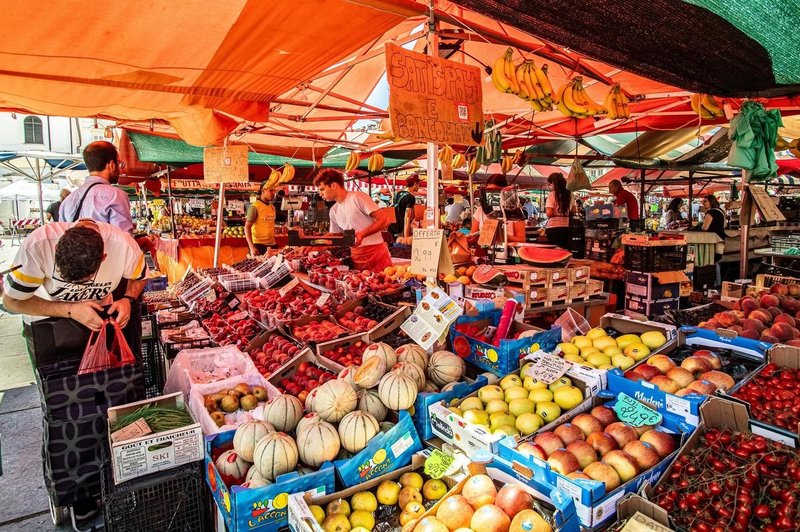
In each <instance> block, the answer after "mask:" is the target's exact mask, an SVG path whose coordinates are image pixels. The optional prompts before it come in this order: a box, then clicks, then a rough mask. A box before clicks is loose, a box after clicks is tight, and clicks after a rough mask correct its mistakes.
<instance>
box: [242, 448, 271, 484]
mask: <svg viewBox="0 0 800 532" xmlns="http://www.w3.org/2000/svg"><path fill="white" fill-rule="evenodd" d="M254 452H255V451H254ZM251 480H263V481H266V482H269V481H268V480H266V479H265V478H264V477H263V476H261V471H259V470H258V468H257V467H256V466H255V465H253V466H251V467H250V469H248V470H247V476H246V477H244V481H245V482H250V481H251ZM270 484H271V482H270Z"/></svg>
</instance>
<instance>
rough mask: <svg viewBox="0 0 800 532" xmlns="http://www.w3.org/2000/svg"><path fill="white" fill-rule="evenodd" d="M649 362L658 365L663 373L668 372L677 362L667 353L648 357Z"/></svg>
mask: <svg viewBox="0 0 800 532" xmlns="http://www.w3.org/2000/svg"><path fill="white" fill-rule="evenodd" d="M647 363H648V364H650V365H651V366H655V367H657V368H658V369H659V370H660V371H661V373H666V372H667V371H669V369H670V368H674V367H675V362H673V361H672V359H671V358H669V357H668V356H667V355H653V356H651V357H650V358H648V359H647Z"/></svg>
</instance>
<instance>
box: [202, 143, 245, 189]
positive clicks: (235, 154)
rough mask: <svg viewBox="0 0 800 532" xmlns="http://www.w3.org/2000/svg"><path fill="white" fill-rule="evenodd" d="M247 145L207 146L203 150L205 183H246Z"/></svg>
mask: <svg viewBox="0 0 800 532" xmlns="http://www.w3.org/2000/svg"><path fill="white" fill-rule="evenodd" d="M247 151H248V150H247V145H245V144H235V145H230V146H208V147H206V148H204V149H203V180H204V181H205V182H206V183H247V180H248V177H249V175H248V163H249V161H248V154H247Z"/></svg>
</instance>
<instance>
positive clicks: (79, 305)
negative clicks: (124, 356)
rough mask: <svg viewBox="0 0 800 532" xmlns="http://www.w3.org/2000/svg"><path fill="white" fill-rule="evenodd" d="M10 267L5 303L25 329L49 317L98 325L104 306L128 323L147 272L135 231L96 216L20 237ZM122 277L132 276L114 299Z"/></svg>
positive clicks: (87, 325) (122, 321) (5, 281)
mask: <svg viewBox="0 0 800 532" xmlns="http://www.w3.org/2000/svg"><path fill="white" fill-rule="evenodd" d="M11 269H12V271H11V272H10V273H8V275H7V276H6V277H5V279H4V283H3V284H4V286H3V288H4V294H3V303H4V304H5V307H6V309H8V311H10V312H13V313H16V314H24V315H25V316H24V317H23V322H24V323H25V327H26V331H25V332H29V324H30V323H31V322H33V321H36V320H38V319H42V318H45V317H56V318H69V319H73V320H75V321H78V322H80V323H82V324H83V325H85V326H86V327H88V328H89V329H91V330H95V331H96V330H100V328H101V327H102V324H103V319H102V318H101V316H100V313H102V312H103V310H104V308H105V307H107V313H108V314H109V315H111V316H114V318H115V319H116V320H117V322H118V323H119V324H120V326H121V327H123V328H124V327H125V326H126V325H127V324H128V321H129V319H130V316H131V305H132V304H133V303H134V301H136V299H137V298H138V297H139V295H141V293H142V291H143V290H144V286H145V284H146V282H147V275H148V271H147V266H146V264H145V262H144V255H143V254H142V251H141V249H139V246H138V245H137V244H136V242H135V241H134V240H133V237H132V236H131V235H130V234H129V233H128V232H126V231H123V230H121V229H119V228H117V227H115V226H113V225H110V224H107V223H102V222H96V221H94V220H80V221H78V222H75V223H67V222H54V223H50V224H47V225H45V226H43V227H40V228H39V229H37V230H35V231H34V232H32V233H31V234H30V235H28V237H27V238H25V240H23V241H22V245H21V247H20V250H19V252H18V253H17V256H16V257H15V258H14V261H13V265H12V268H11ZM123 279H127V280H128V286H127V289H126V291H125V294H124V295H123V296H122V297H120V298H118V299H117V300H116V301H114V300H113V298H112V292H113V291H114V289H115V288H116V287H117V285H119V284H120V282H121V281H122V280H123ZM26 336H27V335H26ZM131 348H132V349H133V346H131Z"/></svg>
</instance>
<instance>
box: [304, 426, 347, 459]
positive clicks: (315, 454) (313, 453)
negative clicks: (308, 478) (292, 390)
mask: <svg viewBox="0 0 800 532" xmlns="http://www.w3.org/2000/svg"><path fill="white" fill-rule="evenodd" d="M348 415H349V414H348ZM345 417H347V416H345ZM297 452H298V453H299V455H300V460H302V461H303V463H305V464H307V465H309V466H311V467H319V466H321V465H322V464H324V463H325V462H327V461H330V460H333V459H334V458H336V455H337V454H339V434H338V433H337V432H336V428H335V427H334V426H333V425H331V424H330V423H327V422H325V421H322V420H320V421H318V422H317V423H310V424H307V425H305V427H304V428H303V430H302V431H300V432H298V434H297Z"/></svg>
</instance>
